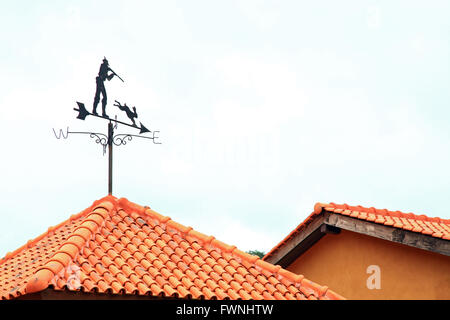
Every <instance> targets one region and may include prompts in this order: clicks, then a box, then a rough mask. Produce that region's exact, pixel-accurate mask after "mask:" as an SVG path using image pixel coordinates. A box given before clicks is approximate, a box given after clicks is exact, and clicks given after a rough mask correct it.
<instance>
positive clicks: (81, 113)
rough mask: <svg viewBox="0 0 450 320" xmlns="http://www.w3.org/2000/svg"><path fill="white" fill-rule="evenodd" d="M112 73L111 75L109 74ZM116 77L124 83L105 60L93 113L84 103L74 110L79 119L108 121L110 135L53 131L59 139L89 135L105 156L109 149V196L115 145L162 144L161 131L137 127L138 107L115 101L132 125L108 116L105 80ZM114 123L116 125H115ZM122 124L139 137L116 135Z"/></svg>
mask: <svg viewBox="0 0 450 320" xmlns="http://www.w3.org/2000/svg"><path fill="white" fill-rule="evenodd" d="M109 72H110V73H109ZM114 76H116V77H117V78H119V79H120V80H122V82H125V81H123V79H122V78H121V77H120V76H119V75H118V74H117V73H115V72H114V71H113V70H112V69H111V68H110V67H109V63H108V60H106V58H104V59H103V63H102V64H101V65H100V70H99V72H98V76H97V78H96V90H95V96H94V103H93V109H92V113H91V112H89V111H88V110H87V109H86V107H85V106H84V103H82V102H78V101H77V105H78V109H77V108H74V110H75V111H78V116H77V119H80V120H85V119H86V117H87V116H94V117H97V118H100V119H104V120H107V121H108V134H107V135H106V134H103V133H99V132H81V131H69V128H68V127H67V131H66V133H65V134H64V132H63V131H62V130H60V132H59V135H58V134H57V133H56V131H55V129H53V133H54V134H55V136H56V138H57V139H60V138H64V139H67V137H68V136H69V134H70V133H73V134H89V135H90V137H91V138H95V142H96V143H99V144H101V145H102V146H103V154H105V153H106V148H108V194H112V155H113V145H116V146H120V145H125V144H127V141H131V140H132V139H133V137H138V138H145V139H151V140H153V143H154V144H161V143H160V142H155V139H158V138H159V136H156V133H159V131H153V132H152V131H150V130H148V129H147V128H146V127H145V126H144V125H143V124H142V122H139V126H137V125H136V121H135V119H137V118H138V114H137V112H136V107H134V106H133V107H132V109H130V107H129V106H127V104H126V103H124V104H123V105H122V104H121V103H120V102H119V101H117V100H115V103H114V106H116V107H118V108H119V109H120V110H121V111H124V112H125V113H126V115H127V117H128V118H129V119H130V120H131V122H132V124H129V123H125V122H123V121H119V120H117V116H116V117H115V118H114V119H111V118H110V117H109V116H108V115H107V114H106V105H107V95H106V88H105V83H104V82H105V80H108V81H110V80H111V79H112V78H114ZM100 96H102V115H101V116H100V115H98V113H97V106H98V103H99V102H100ZM113 122H114V123H115V124H114V125H113ZM119 123H120V124H122V125H125V126H128V127H131V128H135V129H139V130H140V131H139V135H135V134H128V133H126V134H116V135H114V129H117V126H118V124H119ZM144 133H151V134H152V136H144V135H143V134H144Z"/></svg>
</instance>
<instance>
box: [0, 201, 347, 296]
mask: <svg viewBox="0 0 450 320" xmlns="http://www.w3.org/2000/svg"><path fill="white" fill-rule="evenodd" d="M47 288H49V289H50V290H55V291H61V290H66V291H69V292H70V291H82V292H95V293H109V294H116V295H117V294H128V295H148V296H160V297H178V298H193V299H244V300H247V299H264V300H269V299H342V297H341V296H340V295H338V294H336V293H335V292H333V291H331V290H330V289H328V288H327V287H326V286H320V285H318V284H316V283H314V282H312V281H309V280H307V279H305V278H304V277H303V276H302V275H297V274H294V273H292V272H289V271H287V270H284V269H282V268H281V267H280V266H275V265H272V264H270V263H268V262H265V261H263V260H261V259H259V258H258V257H256V256H253V255H250V254H248V253H245V252H242V251H240V250H238V249H237V248H236V247H235V246H229V245H227V244H225V243H223V242H221V241H218V240H216V239H215V238H214V237H213V236H206V235H204V234H202V233H199V232H197V231H195V230H193V229H192V228H191V227H186V226H183V225H181V224H179V223H177V222H175V221H173V220H171V219H170V218H169V217H166V216H162V215H161V214H159V213H157V212H155V211H153V210H151V209H150V208H149V207H142V206H139V205H137V204H135V203H132V202H130V201H128V200H127V199H125V198H121V199H117V198H115V197H113V196H107V197H105V198H102V199H100V200H98V201H95V202H94V203H93V205H92V206H91V207H89V208H87V209H86V210H83V211H82V212H80V213H79V214H76V215H73V216H71V217H70V219H68V220H66V221H64V222H62V223H61V224H59V225H57V226H55V227H50V228H49V229H48V231H47V232H46V233H44V234H42V235H41V236H39V237H38V238H36V239H34V240H30V241H28V243H27V244H26V245H24V246H22V247H21V248H19V249H17V250H15V251H14V252H12V253H8V254H7V255H6V256H5V257H4V258H3V259H1V260H0V297H1V299H12V298H15V297H18V296H21V295H25V294H28V293H34V292H39V291H42V290H44V289H47Z"/></svg>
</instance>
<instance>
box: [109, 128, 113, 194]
mask: <svg viewBox="0 0 450 320" xmlns="http://www.w3.org/2000/svg"><path fill="white" fill-rule="evenodd" d="M113 136H114V129H113V125H112V123H111V121H109V124H108V158H109V159H108V161H109V165H108V194H109V195H112V165H113V161H112V159H113Z"/></svg>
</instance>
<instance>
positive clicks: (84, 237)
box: [24, 196, 117, 293]
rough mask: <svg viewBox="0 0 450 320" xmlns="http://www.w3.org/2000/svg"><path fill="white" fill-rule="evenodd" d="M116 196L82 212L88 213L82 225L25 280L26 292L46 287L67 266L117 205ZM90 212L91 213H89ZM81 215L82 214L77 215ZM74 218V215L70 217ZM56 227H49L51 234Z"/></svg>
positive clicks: (109, 197) (104, 199)
mask: <svg viewBox="0 0 450 320" xmlns="http://www.w3.org/2000/svg"><path fill="white" fill-rule="evenodd" d="M116 202H117V201H116V198H115V197H113V196H106V197H103V198H101V199H99V200H97V201H94V203H93V204H92V205H91V206H90V207H89V208H87V209H86V210H83V211H82V212H83V213H84V214H87V215H86V217H85V218H84V220H83V221H82V222H81V223H80V225H79V226H78V227H77V228H76V229H75V230H74V231H73V232H72V234H70V235H69V237H68V238H67V239H66V240H65V241H64V242H63V243H62V244H61V246H60V247H59V249H58V250H56V252H55V253H54V254H53V255H52V256H51V257H50V258H49V259H48V260H47V261H46V262H45V264H43V265H42V266H41V267H40V268H39V269H37V270H36V272H35V273H34V274H33V275H31V276H30V277H29V278H28V279H27V281H26V282H25V283H26V284H25V285H24V286H25V290H26V291H25V293H34V292H38V291H42V290H44V289H46V288H47V287H48V286H49V284H50V281H51V280H52V279H53V277H54V276H55V275H57V274H58V273H59V272H61V270H63V269H64V268H66V267H67V266H68V265H69V263H70V262H71V261H73V260H74V259H75V257H76V256H77V254H78V253H79V252H80V250H82V249H83V248H84V246H85V244H86V242H87V241H89V238H90V237H91V236H92V234H94V233H95V231H96V230H97V229H98V228H99V227H100V226H101V225H102V224H103V222H104V219H105V218H106V217H107V215H109V214H110V212H111V211H112V210H113V209H115V207H116ZM88 212H89V213H88ZM77 216H78V217H81V216H82V215H77ZM70 219H73V216H72V217H71V218H70ZM53 230H55V228H52V229H51V228H49V231H48V233H47V234H50V232H52V231H53Z"/></svg>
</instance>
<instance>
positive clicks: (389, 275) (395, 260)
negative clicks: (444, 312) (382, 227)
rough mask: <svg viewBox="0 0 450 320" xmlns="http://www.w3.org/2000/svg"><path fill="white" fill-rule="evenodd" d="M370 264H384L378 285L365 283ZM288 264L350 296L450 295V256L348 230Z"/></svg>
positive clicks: (322, 242) (301, 272) (409, 296)
mask: <svg viewBox="0 0 450 320" xmlns="http://www.w3.org/2000/svg"><path fill="white" fill-rule="evenodd" d="M370 265H377V266H379V267H380V289H368V287H367V279H368V278H369V277H370V276H371V274H368V273H367V268H368V267H369V266H370ZM287 269H288V270H290V271H292V272H295V273H298V274H303V275H304V276H305V277H306V278H308V279H310V280H312V281H314V282H317V283H319V284H322V285H327V286H328V287H329V288H330V289H332V290H333V291H335V292H337V293H339V294H341V295H343V296H344V297H346V298H347V299H450V257H448V256H444V255H441V254H437V253H433V252H429V251H426V250H422V249H417V248H414V247H409V246H405V245H401V244H398V243H395V242H391V241H386V240H381V239H378V238H374V237H369V236H366V235H361V234H358V233H354V232H350V231H345V230H342V231H341V233H340V234H338V235H331V234H328V235H325V236H324V237H323V238H322V239H321V240H319V241H318V242H317V243H316V244H315V245H313V246H312V247H311V248H310V249H309V250H307V251H306V252H305V253H304V254H302V255H301V256H300V257H298V258H297V260H295V261H294V262H293V263H291V264H290V265H289V266H288V267H287Z"/></svg>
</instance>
